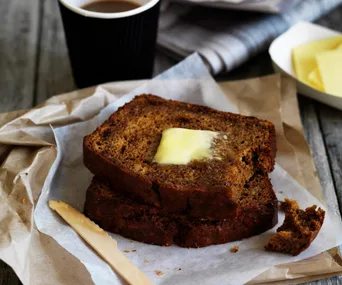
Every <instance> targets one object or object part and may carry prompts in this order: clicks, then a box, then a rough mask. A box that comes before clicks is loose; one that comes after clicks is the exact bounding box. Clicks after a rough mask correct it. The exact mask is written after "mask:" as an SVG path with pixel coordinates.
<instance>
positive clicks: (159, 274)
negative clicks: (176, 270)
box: [155, 270, 164, 276]
mask: <svg viewBox="0 0 342 285" xmlns="http://www.w3.org/2000/svg"><path fill="white" fill-rule="evenodd" d="M155 273H156V274H157V275H158V276H162V275H164V272H163V271H160V270H156V271H155Z"/></svg>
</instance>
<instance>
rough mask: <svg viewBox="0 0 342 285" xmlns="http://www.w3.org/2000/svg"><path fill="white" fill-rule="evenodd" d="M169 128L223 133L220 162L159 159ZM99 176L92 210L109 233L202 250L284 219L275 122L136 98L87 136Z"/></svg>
mask: <svg viewBox="0 0 342 285" xmlns="http://www.w3.org/2000/svg"><path fill="white" fill-rule="evenodd" d="M170 128H183V129H191V130H207V131H214V132H219V133H224V134H225V135H224V138H225V140H224V143H223V144H220V147H219V150H220V159H200V160H196V159H195V160H192V161H190V162H189V163H186V164H160V163H157V162H156V161H155V154H156V152H157V150H158V147H159V144H160V141H161V137H162V133H163V131H164V130H166V129H170ZM83 152H84V164H85V166H86V167H87V168H88V169H89V170H90V171H91V172H92V173H93V174H94V175H95V176H94V178H93V180H92V182H91V185H90V186H89V188H88V190H87V195H86V202H85V207H84V212H85V214H86V215H87V216H88V217H89V218H90V219H92V220H93V221H94V222H96V223H97V224H99V225H100V226H101V227H102V228H104V229H105V230H108V231H110V232H113V233H117V234H120V235H122V236H124V237H127V238H130V239H134V240H137V241H141V242H145V243H151V244H156V245H171V244H173V243H175V244H177V245H179V246H183V247H203V246H208V245H213V244H222V243H226V242H230V241H235V240H239V239H243V238H247V237H250V236H253V235H257V234H260V233H262V232H264V231H266V230H268V229H270V228H272V227H273V226H275V224H276V223H277V219H278V202H277V198H276V195H275V193H274V190H273V188H272V184H271V182H270V179H269V178H268V174H269V172H271V171H272V170H273V167H274V163H275V155H276V135H275V129H274V126H273V124H272V123H270V122H268V121H265V120H260V119H258V118H255V117H247V116H242V115H237V114H232V113H226V112H220V111H216V110H214V109H211V108H208V107H204V106H199V105H194V104H187V103H182V102H177V101H171V100H165V99H162V98H160V97H157V96H154V95H140V96H136V97H135V98H134V99H133V100H132V101H131V102H129V103H127V104H126V105H124V106H123V107H121V108H119V109H118V110H117V111H116V112H115V113H113V114H112V115H111V117H110V118H109V119H108V120H107V121H105V122H104V123H103V124H102V125H101V126H100V127H98V128H97V129H96V130H95V131H94V132H93V133H92V134H90V135H88V136H86V137H85V138H84V143H83Z"/></svg>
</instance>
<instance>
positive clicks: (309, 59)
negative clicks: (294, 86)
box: [292, 36, 342, 85]
mask: <svg viewBox="0 0 342 285" xmlns="http://www.w3.org/2000/svg"><path fill="white" fill-rule="evenodd" d="M341 44H342V36H337V37H333V38H328V39H323V40H319V41H314V42H310V43H307V44H304V45H301V46H298V47H296V48H294V49H293V50H292V60H293V67H294V71H295V73H296V76H297V78H298V79H299V80H300V81H302V82H304V83H306V84H309V85H310V81H309V79H308V78H309V74H310V73H311V72H312V71H313V70H314V69H315V68H316V67H317V64H316V55H317V54H319V53H321V52H323V51H326V50H331V49H335V48H337V47H338V46H339V45H341Z"/></svg>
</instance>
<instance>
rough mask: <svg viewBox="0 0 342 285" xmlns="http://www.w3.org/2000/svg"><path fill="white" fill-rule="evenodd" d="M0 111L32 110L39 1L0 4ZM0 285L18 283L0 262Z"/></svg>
mask: <svg viewBox="0 0 342 285" xmlns="http://www.w3.org/2000/svg"><path fill="white" fill-rule="evenodd" d="M0 12H1V17H0V94H1V96H0V112H4V111H11V110H16V109H27V108H31V107H32V103H33V98H34V88H35V87H34V86H35V74H36V72H35V71H36V59H37V48H36V47H37V42H38V35H39V18H40V17H39V12H40V10H39V0H30V1H22V0H11V1H0ZM0 284H8V285H17V284H21V283H20V281H19V279H18V278H17V277H16V275H15V273H14V272H13V271H12V269H11V268H10V267H8V266H7V265H5V264H4V263H3V262H1V261H0Z"/></svg>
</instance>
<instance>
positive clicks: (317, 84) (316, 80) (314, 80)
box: [308, 44, 342, 92]
mask: <svg viewBox="0 0 342 285" xmlns="http://www.w3.org/2000/svg"><path fill="white" fill-rule="evenodd" d="M334 50H340V51H341V52H342V44H340V45H339V46H338V47H337V48H336V49H334ZM316 65H317V62H316ZM308 81H309V82H310V85H311V86H312V87H314V88H316V89H318V90H320V91H323V92H324V91H325V89H324V85H323V81H322V77H321V74H320V72H319V69H318V67H316V68H315V69H314V70H313V71H311V72H310V74H309V77H308Z"/></svg>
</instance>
